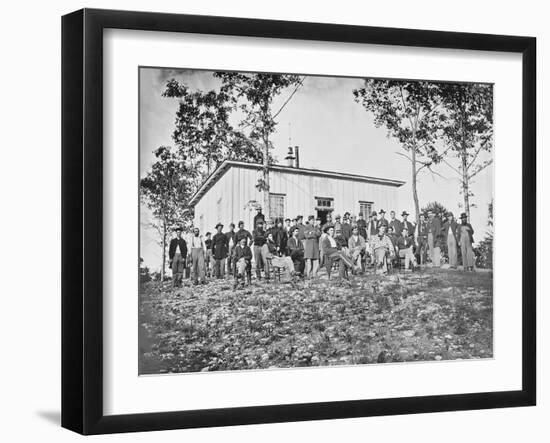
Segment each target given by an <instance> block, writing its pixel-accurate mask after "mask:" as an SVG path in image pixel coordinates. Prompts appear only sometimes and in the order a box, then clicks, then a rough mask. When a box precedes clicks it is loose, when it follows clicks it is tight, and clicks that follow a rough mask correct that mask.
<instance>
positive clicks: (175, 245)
mask: <svg viewBox="0 0 550 443" xmlns="http://www.w3.org/2000/svg"><path fill="white" fill-rule="evenodd" d="M182 232H183V228H181V227H177V228H176V237H175V238H173V239H172V240H171V241H170V246H169V248H168V259H169V263H170V268H171V269H172V288H176V287H178V286H181V283H182V279H183V270H184V269H185V259H186V257H187V243H186V242H185V240H184V239H183V237H182Z"/></svg>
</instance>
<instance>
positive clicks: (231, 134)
mask: <svg viewBox="0 0 550 443" xmlns="http://www.w3.org/2000/svg"><path fill="white" fill-rule="evenodd" d="M163 96H164V97H169V98H177V99H178V100H179V107H178V110H177V112H176V124H175V129H174V132H173V134H172V138H173V139H174V143H175V145H176V146H177V148H178V153H179V155H180V156H181V158H182V160H183V161H185V162H186V163H187V164H188V166H189V167H190V168H192V169H193V170H195V171H196V174H195V180H194V183H193V185H194V188H195V189H196V188H198V187H199V186H200V185H201V184H202V182H203V181H204V179H205V178H206V177H208V176H209V175H210V173H211V172H212V171H213V170H215V169H216V168H217V167H218V166H219V165H220V164H221V163H222V162H223V161H224V160H226V159H234V160H242V161H259V159H260V158H261V157H260V155H259V154H258V152H257V149H256V148H255V146H254V143H252V142H251V140H249V139H248V137H246V136H245V135H244V134H243V133H242V132H241V131H238V130H236V129H235V128H233V126H232V125H231V124H230V122H229V118H230V116H231V114H232V112H233V110H234V106H235V100H234V98H233V97H232V96H230V95H229V94H227V92H225V91H214V90H210V91H206V92H203V91H191V90H190V89H189V88H188V87H187V86H186V85H185V84H182V83H179V82H178V81H176V80H175V79H172V80H169V81H168V82H167V83H166V89H165V91H164V92H163Z"/></svg>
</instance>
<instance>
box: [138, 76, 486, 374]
mask: <svg viewBox="0 0 550 443" xmlns="http://www.w3.org/2000/svg"><path fill="white" fill-rule="evenodd" d="M139 140H140V142H139V149H140V152H139V156H140V164H139V167H140V170H139V177H140V183H139V186H140V201H139V204H140V227H139V237H140V257H139V280H140V286H139V287H140V293H139V313H140V326H139V328H140V330H139V347H140V349H139V372H140V374H141V375H145V374H166V373H185V372H199V371H200V372H208V371H233V370H246V369H255V370H260V369H279V368H298V367H300V368H302V367H316V366H317V367H319V366H333V365H363V364H374V363H392V362H422V361H439V360H465V359H488V358H492V357H493V272H492V271H493V269H492V268H493V262H492V254H493V250H492V245H493V235H492V226H493V223H494V220H493V170H492V168H493V158H494V154H495V151H494V143H493V85H492V84H487V83H448V82H438V81H436V80H407V79H386V78H383V79H382V78H346V77H323V76H311V75H302V74H278V73H253V72H252V73H251V72H225V71H223V72H222V71H205V70H193V69H183V68H182V69H176V68H162V67H140V68H139Z"/></svg>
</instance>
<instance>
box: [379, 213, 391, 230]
mask: <svg viewBox="0 0 550 443" xmlns="http://www.w3.org/2000/svg"><path fill="white" fill-rule="evenodd" d="M378 215H379V216H380V217H379V218H378V225H377V228H380V226H385V227H386V232H388V227H389V226H390V224H389V223H388V220H387V219H386V211H384V210H383V209H380V211H378Z"/></svg>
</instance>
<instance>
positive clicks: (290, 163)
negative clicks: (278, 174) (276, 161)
mask: <svg viewBox="0 0 550 443" xmlns="http://www.w3.org/2000/svg"><path fill="white" fill-rule="evenodd" d="M292 154H293V150H292V146H289V147H288V154H287V155H286V157H285V160H286V163H287V165H288V166H290V167H291V168H292V167H293V166H294V155H292Z"/></svg>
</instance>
